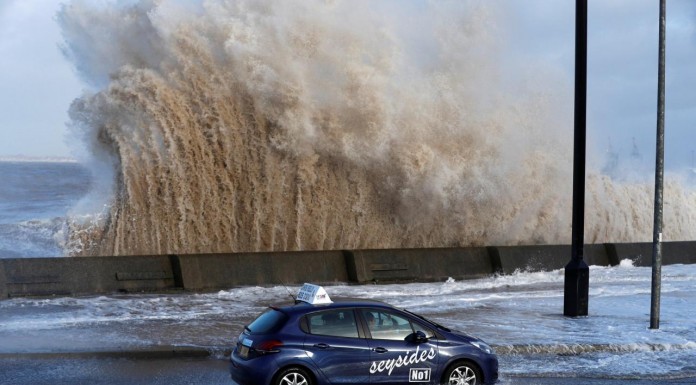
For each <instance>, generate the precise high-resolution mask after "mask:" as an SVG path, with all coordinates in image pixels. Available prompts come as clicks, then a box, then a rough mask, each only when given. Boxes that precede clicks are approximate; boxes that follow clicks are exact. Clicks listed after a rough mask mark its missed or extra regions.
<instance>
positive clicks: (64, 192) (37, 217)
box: [0, 160, 91, 258]
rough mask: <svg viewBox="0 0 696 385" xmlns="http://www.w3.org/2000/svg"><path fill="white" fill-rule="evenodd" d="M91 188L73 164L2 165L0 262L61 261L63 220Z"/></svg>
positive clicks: (85, 173)
mask: <svg viewBox="0 0 696 385" xmlns="http://www.w3.org/2000/svg"><path fill="white" fill-rule="evenodd" d="M90 184H91V177H90V172H89V170H87V169H86V168H85V167H84V166H82V165H81V164H79V163H77V162H74V161H67V160H41V161H26V160H5V161H0V258H37V257H63V256H65V255H66V251H65V249H64V245H65V243H66V236H67V233H66V227H67V226H66V223H67V222H66V220H67V217H68V215H69V213H70V210H71V209H72V208H73V207H74V206H75V205H76V204H77V203H78V202H79V201H80V199H81V198H82V197H84V196H85V195H86V194H87V192H88V191H89V189H90Z"/></svg>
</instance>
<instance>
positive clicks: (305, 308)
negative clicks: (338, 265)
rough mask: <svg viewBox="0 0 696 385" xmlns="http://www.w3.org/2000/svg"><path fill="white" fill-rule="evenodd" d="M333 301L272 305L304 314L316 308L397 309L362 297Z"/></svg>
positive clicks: (275, 307)
mask: <svg viewBox="0 0 696 385" xmlns="http://www.w3.org/2000/svg"><path fill="white" fill-rule="evenodd" d="M332 300H333V302H332V303H328V304H320V305H312V304H309V303H306V302H300V301H297V302H295V303H285V304H282V305H276V306H271V307H272V308H273V309H277V310H280V311H282V312H284V313H288V314H295V313H297V314H304V313H309V312H311V311H315V310H328V309H337V308H361V307H368V308H383V309H395V307H394V306H392V305H389V304H387V303H384V302H382V301H377V300H372V299H362V298H333V299H332Z"/></svg>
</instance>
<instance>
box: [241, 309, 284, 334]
mask: <svg viewBox="0 0 696 385" xmlns="http://www.w3.org/2000/svg"><path fill="white" fill-rule="evenodd" d="M287 319H288V316H287V315H285V314H283V312H281V311H278V310H275V309H268V310H267V311H266V312H264V313H263V314H261V315H260V316H258V318H256V319H255V320H254V322H252V323H250V324H249V326H247V327H246V328H245V329H246V330H248V331H249V332H250V333H251V334H266V333H272V332H274V331H276V330H278V329H280V328H281V327H282V326H283V325H284V324H285V321H287Z"/></svg>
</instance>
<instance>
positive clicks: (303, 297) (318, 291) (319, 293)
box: [297, 283, 333, 305]
mask: <svg viewBox="0 0 696 385" xmlns="http://www.w3.org/2000/svg"><path fill="white" fill-rule="evenodd" d="M297 300H298V301H302V302H306V303H308V304H310V305H321V304H327V303H333V301H331V298H329V295H328V294H327V293H326V290H324V288H323V287H321V286H318V285H312V284H311V283H305V284H304V285H302V288H300V292H299V293H297Z"/></svg>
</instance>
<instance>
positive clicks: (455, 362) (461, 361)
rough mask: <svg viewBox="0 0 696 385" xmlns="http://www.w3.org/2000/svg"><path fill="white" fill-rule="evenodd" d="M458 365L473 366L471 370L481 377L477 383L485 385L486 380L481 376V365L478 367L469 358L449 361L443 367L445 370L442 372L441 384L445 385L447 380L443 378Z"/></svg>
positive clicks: (456, 358) (457, 358)
mask: <svg viewBox="0 0 696 385" xmlns="http://www.w3.org/2000/svg"><path fill="white" fill-rule="evenodd" d="M458 364H469V365H471V366H473V368H474V369H475V370H476V374H478V375H479V376H481V378H480V379H479V381H478V382H477V383H481V384H485V383H486V378H485V377H484V375H483V368H482V367H481V365H479V364H478V363H477V362H476V361H475V360H472V359H471V358H468V357H455V358H452V359H451V360H450V362H448V363H447V365H446V366H445V370H443V371H442V378H441V381H440V382H441V383H443V384H446V383H447V381H448V379H447V378H445V377H447V374H448V373H449V371H450V369H451V368H452V367H453V366H455V365H458Z"/></svg>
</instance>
